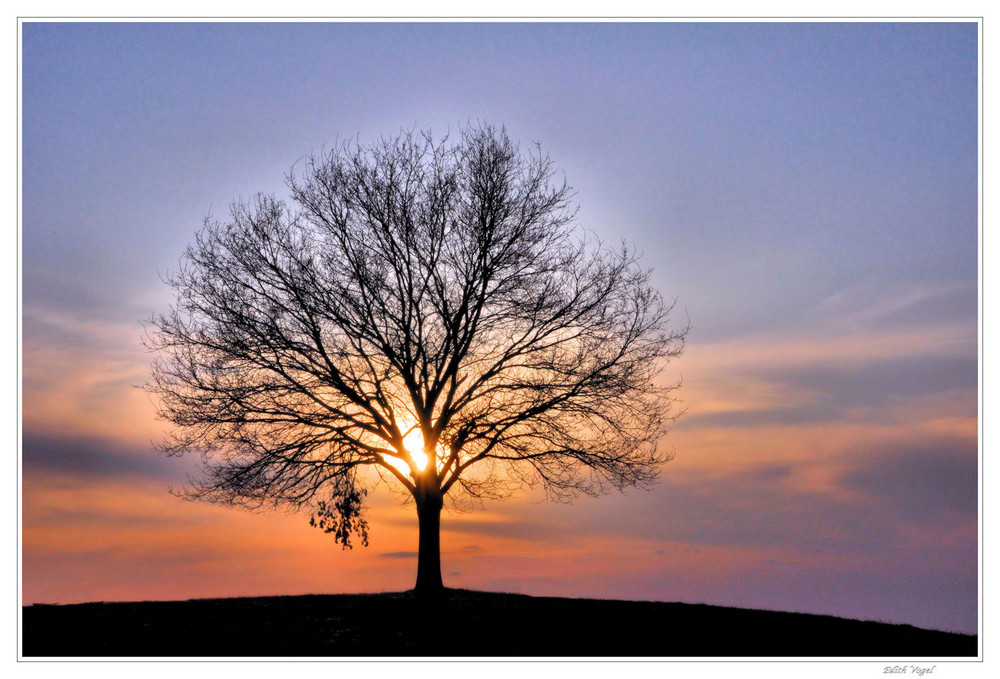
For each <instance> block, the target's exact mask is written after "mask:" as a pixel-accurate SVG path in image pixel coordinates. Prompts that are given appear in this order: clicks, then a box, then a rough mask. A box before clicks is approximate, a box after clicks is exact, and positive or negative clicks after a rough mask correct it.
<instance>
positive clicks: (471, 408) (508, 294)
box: [148, 125, 686, 593]
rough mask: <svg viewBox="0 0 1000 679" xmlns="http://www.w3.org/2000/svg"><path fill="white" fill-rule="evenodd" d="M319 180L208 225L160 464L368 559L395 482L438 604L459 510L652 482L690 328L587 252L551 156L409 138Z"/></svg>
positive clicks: (180, 325)
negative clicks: (524, 496) (369, 513)
mask: <svg viewBox="0 0 1000 679" xmlns="http://www.w3.org/2000/svg"><path fill="white" fill-rule="evenodd" d="M300 173H301V175H297V174H295V173H293V174H290V175H289V177H288V180H287V183H288V187H289V189H290V191H291V199H292V201H291V204H288V203H285V202H283V201H280V200H276V199H275V198H273V197H271V196H264V195H259V196H257V197H256V198H255V199H253V200H252V201H249V202H239V203H235V204H234V205H232V207H231V213H230V216H229V218H228V220H226V221H224V222H219V221H213V220H211V219H206V221H205V225H204V227H203V229H202V230H201V231H200V233H199V234H198V236H197V239H196V242H195V243H194V244H193V245H192V246H190V247H189V248H188V249H187V251H186V253H185V255H184V257H183V258H182V260H181V265H180V268H179V270H178V271H177V272H175V273H174V274H172V275H171V276H170V277H169V283H170V284H171V285H172V287H173V288H174V289H175V291H176V295H177V298H176V303H175V305H174V306H173V307H172V308H171V310H170V312H169V313H167V314H165V315H160V316H157V317H155V318H154V319H152V322H151V328H150V332H149V334H148V345H149V346H150V347H151V349H153V350H154V351H155V352H156V353H157V357H156V359H155V361H154V364H153V374H152V378H151V380H150V381H149V383H148V390H149V391H150V392H151V393H152V394H154V395H155V396H156V397H157V401H158V403H159V409H160V414H161V416H162V417H164V418H165V419H166V420H168V421H170V422H172V423H173V424H174V425H177V426H176V428H175V429H174V431H173V433H172V434H171V435H170V437H169V438H168V440H167V441H166V442H165V443H164V444H163V448H164V449H165V450H166V451H167V452H168V453H171V454H181V453H190V452H199V453H201V454H202V455H203V474H202V475H201V477H200V478H199V479H198V480H195V481H193V482H192V486H191V487H190V488H189V489H188V490H187V494H189V495H190V496H192V497H196V498H201V499H207V500H210V501H215V502H222V503H230V504H236V505H243V506H250V507H259V506H262V505H265V504H274V505H291V506H300V507H307V508H310V509H311V511H312V513H313V517H312V523H314V524H315V525H318V526H319V527H321V528H323V529H324V530H325V531H328V532H330V533H333V534H334V536H335V538H336V539H337V540H338V541H339V542H340V543H342V544H343V545H344V546H345V547H348V546H350V544H351V543H350V539H351V536H352V535H355V536H359V537H360V538H361V539H362V541H363V542H364V543H365V544H367V537H368V525H367V523H366V521H365V519H364V513H363V501H364V497H365V495H366V493H367V490H368V488H370V487H371V485H372V484H373V483H378V482H379V480H385V481H389V482H390V483H395V484H398V485H399V487H401V488H402V489H404V490H405V493H407V494H408V495H411V496H412V498H413V500H414V501H415V504H416V510H417V515H418V519H419V530H420V536H419V559H418V568H417V580H416V590H417V591H418V592H425V593H426V592H434V591H437V590H441V589H442V580H441V561H440V542H439V534H440V515H441V509H442V506H443V503H444V500H445V498H446V496H447V497H448V498H449V501H451V500H462V499H463V498H464V499H466V500H468V499H470V498H472V499H477V498H486V497H490V498H495V497H505V496H507V495H508V494H509V493H510V492H511V491H512V490H514V489H516V488H518V487H521V486H523V485H525V484H528V485H531V484H536V483H539V482H540V483H541V484H542V485H543V486H544V488H545V490H546V493H547V495H548V496H549V497H550V498H553V499H557V500H566V499H569V498H572V497H573V496H574V495H575V494H576V493H578V492H584V493H588V494H597V493H601V492H605V491H607V490H609V489H615V488H617V489H622V488H624V487H626V486H633V485H638V486H645V485H646V484H648V483H649V482H650V481H652V480H653V479H654V478H655V476H656V474H657V472H658V465H659V464H660V463H662V462H664V461H666V460H667V459H668V458H669V455H667V454H665V453H663V452H662V451H660V450H659V449H658V447H657V444H658V442H659V440H660V438H661V437H662V436H663V434H665V433H666V431H667V430H668V428H669V425H670V423H671V422H672V420H673V419H674V415H675V412H674V410H673V405H674V399H673V398H672V390H673V389H674V388H676V387H675V386H667V385H663V384H659V383H658V374H659V373H660V371H661V370H662V368H663V366H664V365H665V363H666V362H667V361H668V360H669V359H670V358H673V357H676V356H677V355H679V354H680V352H681V349H682V347H683V342H684V338H685V334H686V329H681V330H675V331H669V330H668V328H667V319H668V314H669V313H670V311H671V308H672V305H670V304H665V303H664V302H663V300H662V299H661V297H660V295H659V294H658V293H657V292H656V291H654V290H653V289H652V288H651V287H650V286H649V280H648V279H649V275H648V272H647V271H644V270H641V269H640V268H639V267H638V266H637V264H636V260H635V257H634V255H633V253H632V252H631V251H630V250H629V249H628V248H626V247H625V246H622V248H621V249H620V250H616V251H613V252H612V251H609V250H607V249H604V248H603V247H601V246H600V244H599V243H593V242H590V241H588V240H587V239H586V238H585V237H584V236H583V234H582V232H581V230H580V229H579V228H578V227H576V226H575V221H574V211H573V210H572V208H571V206H570V191H569V189H568V187H567V186H566V184H565V182H560V181H556V180H555V174H556V173H555V170H554V169H553V166H552V163H551V161H550V160H549V158H548V157H547V156H546V155H543V154H542V152H541V151H540V149H538V147H537V146H536V147H533V149H532V150H531V151H529V152H522V151H521V149H520V148H519V147H518V146H517V145H516V144H515V143H513V142H512V141H511V140H510V139H509V138H508V136H507V134H506V132H505V131H504V130H502V129H500V130H497V129H496V128H493V127H491V126H488V125H486V126H481V127H477V128H469V129H465V130H463V131H462V133H461V136H460V139H459V140H458V142H457V143H450V142H449V141H448V140H447V139H445V140H444V141H440V142H439V141H435V140H434V139H433V138H432V136H431V135H430V133H421V134H413V133H405V132H404V133H401V134H400V135H399V136H397V137H395V138H392V139H383V140H382V141H381V142H379V143H375V144H373V145H370V146H364V145H359V144H357V143H347V144H343V145H341V146H339V147H337V148H336V149H334V150H332V151H324V152H323V153H320V154H318V155H314V156H312V157H309V158H308V159H307V160H305V161H304V162H303V165H302V167H301V171H300Z"/></svg>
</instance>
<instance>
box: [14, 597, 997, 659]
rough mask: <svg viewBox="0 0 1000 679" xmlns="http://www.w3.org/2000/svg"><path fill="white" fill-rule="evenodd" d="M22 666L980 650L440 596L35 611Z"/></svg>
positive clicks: (786, 618) (963, 642)
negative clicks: (92, 661)
mask: <svg viewBox="0 0 1000 679" xmlns="http://www.w3.org/2000/svg"><path fill="white" fill-rule="evenodd" d="M22 611H23V627H22V651H23V656H24V657H31V656H43V657H44V656H50V657H51V656H103V657H122V656H161V657H170V656H173V657H177V656H184V657H204V656H211V657H237V656H239V657H248V656H257V657H261V656H272V657H288V656H314V657H315V656H335V657H352V656H360V657H373V656H374V657H384V656H410V657H412V656H438V657H537V656H549V657H636V656H639V657H726V656H730V657H733V656H744V657H750V656H754V657H807V656H810V657H821V656H823V657H834V656H839V657H852V656H853V657H873V656H879V657H883V656H884V657H894V658H900V657H904V658H905V657H909V658H917V657H921V658H923V657H925V658H936V657H952V656H956V657H957V656H963V657H975V656H976V655H977V653H978V644H977V637H976V636H971V635H963V634H951V633H947V632H936V631H931V630H924V629H918V628H916V627H911V626H909V625H890V624H885V623H878V622H862V621H858V620H845V619H842V618H834V617H830V616H822V615H807V614H801V613H778V612H770V611H757V610H748V609H739V608H723V607H719V606H705V605H694V604H679V603H656V602H642V601H604V600H592V599H558V598H548V597H530V596H523V595H517V594H493V593H488V592H472V591H467V590H448V591H447V593H446V595H445V597H444V599H443V600H442V601H440V602H438V603H436V604H433V605H431V604H428V603H427V602H424V601H422V600H419V599H417V598H415V597H414V595H413V594H412V593H410V592H404V593H399V594H337V595H313V596H284V597H259V598H245V599H199V600H192V601H165V602H142V603H89V604H72V605H65V606H51V605H34V606H26V607H24V608H23V609H22Z"/></svg>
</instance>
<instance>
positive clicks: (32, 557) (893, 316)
mask: <svg viewBox="0 0 1000 679" xmlns="http://www.w3.org/2000/svg"><path fill="white" fill-rule="evenodd" d="M978 28H979V27H978V25H977V24H976V23H840V24H837V23H766V24H759V23H739V24H726V23H687V24H671V23H642V24H632V23H619V24H601V23H586V24H547V23H482V24H466V23H447V24H423V23H408V24H393V23H386V24H351V23H344V24H337V23H326V24H292V23H286V24H266V23H249V24H248V23H242V24H213V23H186V24H170V23H161V24H137V23H114V24H100V23H84V24H80V23H58V24H56V23H25V24H23V26H22V50H23V51H22V196H21V198H22V269H21V271H22V277H23V298H22V328H23V344H22V371H23V381H22V397H23V409H22V420H21V424H22V436H23V446H22V471H23V480H22V488H21V499H22V510H23V529H22V530H23V532H22V544H23V561H22V587H23V597H24V601H25V603H32V602H54V601H83V600H92V599H105V600H111V599H142V598H146V599H154V598H160V599H162V598H187V597H192V596H212V595H232V594H257V593H273V594H286V593H288V594H290V593H298V592H336V591H373V590H379V589H385V590H402V589H407V588H409V587H411V586H412V579H413V576H414V575H415V560H414V559H413V558H412V554H411V553H412V552H413V551H414V550H415V549H416V532H415V523H416V522H415V517H413V516H411V514H413V510H412V507H406V508H399V507H398V503H397V502H396V499H397V498H395V497H394V496H392V495H388V494H377V495H376V497H375V498H374V506H373V508H372V517H371V519H372V520H371V523H372V528H373V534H372V546H371V547H369V548H368V549H367V550H364V549H355V550H354V551H353V552H349V553H343V552H341V551H340V549H339V547H337V546H336V545H334V544H333V542H332V540H330V539H329V538H328V537H326V536H324V535H322V534H321V533H320V532H319V531H314V530H310V529H309V527H308V526H307V525H306V518H305V517H303V516H301V515H292V516H287V515H284V514H281V513H277V514H271V515H262V516H249V515H246V514H243V513H240V512H236V511H235V510H225V509H220V508H217V507H206V506H201V505H192V504H188V503H182V502H180V501H178V500H176V499H175V498H173V497H172V496H170V495H168V494H167V492H166V489H167V486H168V485H170V484H173V485H177V484H180V483H183V481H184V477H185V473H186V472H187V471H189V470H190V464H189V463H187V462H186V461H184V460H175V459H164V458H161V457H157V456H156V455H155V454H154V453H153V452H152V449H151V446H150V441H151V440H155V439H157V438H159V436H160V434H161V432H162V431H163V429H162V428H163V426H165V425H164V424H163V423H161V422H157V421H156V420H155V419H154V416H153V408H152V406H151V404H150V403H149V401H148V399H147V398H146V396H145V394H144V393H143V392H142V391H141V390H138V389H135V388H134V385H138V384H141V383H142V382H143V381H144V380H145V378H146V376H147V374H148V367H149V360H150V357H149V356H148V355H146V354H145V352H144V350H143V349H142V347H141V345H140V338H141V334H142V329H141V326H140V324H139V321H140V319H143V318H147V317H149V316H150V315H151V314H153V313H155V312H158V311H163V310H165V309H166V307H167V305H168V304H169V303H170V295H169V291H168V289H167V287H166V286H165V285H163V283H162V282H161V280H160V277H159V276H160V274H162V273H165V272H167V271H169V270H170V269H172V268H173V267H175V266H176V264H177V261H178V257H179V256H180V254H181V252H182V250H183V248H184V246H185V245H186V244H187V243H189V242H190V241H191V240H192V239H193V236H194V234H195V232H196V231H197V229H198V227H199V226H200V224H201V222H202V220H203V218H204V217H205V216H206V215H207V214H209V212H211V213H213V214H216V215H221V214H224V213H225V211H226V209H227V206H228V204H229V202H230V201H232V200H233V199H236V198H238V197H240V196H244V197H246V196H250V195H252V194H253V193H255V192H257V191H266V192H274V193H276V194H278V195H280V196H285V195H286V190H285V187H284V184H283V179H284V175H285V173H286V172H287V171H288V170H289V169H290V168H291V166H292V165H293V164H294V163H295V162H296V160H298V159H299V158H301V157H302V156H303V155H305V154H308V153H309V152H310V151H314V150H318V149H320V148H321V147H322V146H323V145H327V146H329V145H331V144H334V143H336V142H337V141H338V140H343V139H345V138H353V137H355V136H358V137H359V138H360V139H361V140H362V141H364V140H371V139H373V138H376V137H377V136H379V135H381V134H394V133H396V132H398V131H399V129H400V128H401V127H405V128H413V127H417V128H428V127H429V128H432V129H434V130H435V132H436V133H441V132H444V131H446V130H448V129H451V130H457V129H458V127H459V126H461V125H463V124H465V123H466V122H469V121H473V122H475V121H479V120H482V121H490V122H494V123H497V124H505V125H506V126H507V129H508V131H509V133H510V135H511V136H512V137H513V138H515V139H520V140H521V141H522V143H523V144H529V143H531V142H533V141H538V142H541V144H542V146H543V148H544V149H545V150H546V151H548V152H549V153H550V154H551V156H552V158H553V160H554V162H555V164H556V165H557V166H558V167H560V168H561V169H562V170H563V171H565V174H566V178H567V180H568V182H569V183H570V184H571V185H572V186H573V187H574V189H575V190H576V200H577V202H578V203H579V206H580V212H579V222H580V224H581V225H582V226H583V227H585V228H587V229H589V230H591V231H593V232H594V233H596V234H597V235H598V236H600V237H602V238H604V239H606V240H609V241H612V242H614V241H617V240H620V239H625V240H627V241H630V242H633V243H635V244H636V245H637V246H638V247H639V249H640V250H641V251H642V252H643V259H642V262H643V263H644V264H645V265H647V266H649V267H652V268H653V269H654V280H655V282H656V285H657V287H659V289H660V290H661V291H662V292H663V293H664V294H665V295H666V296H668V297H674V296H676V297H677V298H678V308H679V309H682V310H683V311H682V312H681V317H682V318H681V320H682V321H683V320H685V319H686V317H687V316H689V317H690V320H691V324H692V327H693V329H692V331H691V333H690V335H689V346H688V350H687V352H686V353H685V355H684V356H683V357H681V359H680V360H678V361H677V362H676V363H673V364H671V365H670V367H669V368H668V370H667V374H668V377H682V378H683V380H684V385H685V386H684V389H683V392H682V398H684V400H685V401H686V406H687V408H688V413H687V414H686V415H685V416H684V417H683V418H682V419H681V420H680V421H679V422H678V423H677V425H676V427H675V429H674V431H673V432H672V433H671V434H670V435H669V436H668V437H667V439H666V440H665V441H664V445H665V446H667V447H672V448H673V449H675V450H676V458H675V460H674V461H672V462H671V463H669V464H668V465H666V466H665V467H664V470H663V474H662V477H661V481H660V483H659V484H658V485H657V486H656V487H655V488H654V489H653V490H652V491H649V492H640V491H634V492H629V493H626V494H624V495H620V496H609V497H604V498H598V499H581V500H580V501H578V502H577V503H575V504H573V505H570V506H563V505H544V504H536V503H535V502H536V500H537V499H538V497H537V496H536V495H534V494H532V493H530V492H529V493H525V494H524V495H522V496H520V497H519V498H516V499H514V500H512V501H510V502H508V503H504V504H487V505H486V506H485V507H484V508H483V509H481V510H480V511H473V512H470V513H466V514H461V515H456V516H445V517H444V526H443V530H444V533H443V537H442V539H443V548H444V554H443V560H444V576H445V584H446V585H447V586H456V587H472V588H482V589H496V590H509V591H522V592H526V593H534V594H557V595H570V596H598V597H621V598H640V599H657V600H682V601H704V602H708V603H719V604H729V605H740V606H750V607H760V608H776V609H784V610H801V611H810V612H819V613H832V614H836V615H843V616H849V617H859V618H868V619H882V620H888V621H893V622H907V623H912V624H916V625H920V626H925V627H936V628H941V629H950V630H960V631H966V632H975V631H976V630H977V626H978V610H977V597H978V593H977V587H978V573H977V562H978V553H977V533H978V525H977V515H978V488H979V483H978V475H977V472H978V454H977V426H978V420H977V412H978V410H977V408H978V395H977V394H978V392H977V385H978V366H977V356H978V354H977V351H978V343H977V340H978V334H977V327H978V326H977V320H978V299H977V290H978V221H977V219H978V203H977V161H978V158H977V153H978V140H977V124H978V99H977V92H978V90H977V48H978ZM685 313H686V316H685Z"/></svg>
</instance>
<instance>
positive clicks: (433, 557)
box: [413, 493, 444, 596]
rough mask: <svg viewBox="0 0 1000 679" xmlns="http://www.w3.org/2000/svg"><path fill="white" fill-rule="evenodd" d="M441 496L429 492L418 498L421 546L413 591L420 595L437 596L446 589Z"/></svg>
mask: <svg viewBox="0 0 1000 679" xmlns="http://www.w3.org/2000/svg"><path fill="white" fill-rule="evenodd" d="M443 504H444V503H443V502H442V499H441V496H440V495H439V494H437V493H433V494H427V495H425V496H424V498H423V499H422V500H417V518H418V520H419V524H420V547H419V551H418V552H417V584H416V586H415V587H414V588H413V591H414V592H416V593H417V594H418V595H420V596H426V595H430V596H436V595H439V594H441V593H442V592H443V591H444V583H443V582H442V580H441V507H442V506H443Z"/></svg>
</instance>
